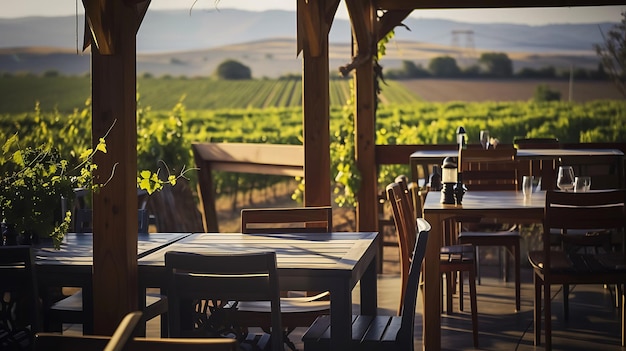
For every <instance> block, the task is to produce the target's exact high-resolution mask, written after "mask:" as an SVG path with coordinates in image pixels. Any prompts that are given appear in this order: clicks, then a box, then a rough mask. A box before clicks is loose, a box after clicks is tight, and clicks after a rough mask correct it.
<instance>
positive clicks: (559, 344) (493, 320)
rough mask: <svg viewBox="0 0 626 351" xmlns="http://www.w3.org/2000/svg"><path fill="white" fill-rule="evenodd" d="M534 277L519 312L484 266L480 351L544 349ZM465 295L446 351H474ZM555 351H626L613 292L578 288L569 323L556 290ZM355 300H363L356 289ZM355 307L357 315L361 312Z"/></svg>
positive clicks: (382, 295) (446, 334) (387, 302)
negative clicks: (538, 340)
mask: <svg viewBox="0 0 626 351" xmlns="http://www.w3.org/2000/svg"><path fill="white" fill-rule="evenodd" d="M395 252H397V248H395V249H394V248H393V247H386V248H385V264H384V267H385V269H384V272H383V274H381V275H379V284H378V289H379V292H378V305H379V313H380V314H395V313H396V309H397V306H398V299H399V287H400V279H399V274H398V273H397V270H396V268H397V265H396V264H395V263H397V257H395ZM531 273H532V272H531V271H530V269H529V268H524V269H523V270H522V306H521V311H520V312H517V313H516V312H515V311H514V306H515V305H514V289H513V283H512V282H508V283H505V282H503V281H502V280H501V279H500V278H499V277H498V273H497V269H496V268H495V267H494V266H483V267H482V275H483V279H482V283H481V285H479V286H478V287H477V290H478V310H479V315H478V324H479V325H478V329H479V343H480V347H479V349H480V350H519V351H529V350H543V345H542V346H539V347H535V346H533V340H534V336H533V333H534V331H533V286H532V274H531ZM467 290H468V289H465V291H466V296H465V299H466V300H465V306H466V310H465V311H464V312H458V304H456V302H458V299H457V298H456V297H455V309H454V311H455V312H454V313H453V314H449V315H448V314H446V313H445V312H444V314H442V348H443V349H444V350H450V351H452V350H455V351H459V350H474V348H473V346H472V336H471V319H470V313H469V312H470V311H469V298H468V296H467ZM553 296H554V299H553V302H552V306H553V307H552V308H553V317H552V319H553V329H554V331H553V336H552V342H553V350H574V351H577V350H581V351H582V350H594V351H603V350H625V348H622V347H621V346H620V341H621V334H620V311H619V309H617V308H615V307H613V305H612V303H613V297H612V295H611V293H610V290H608V289H605V288H604V287H603V286H601V285H578V286H573V287H572V292H571V295H570V318H569V321H564V320H563V314H562V311H563V310H562V294H561V293H560V289H559V287H558V286H555V287H554V288H553ZM353 301H359V299H358V289H355V292H354V297H353ZM358 307H359V306H358V305H354V308H353V310H354V312H355V313H357V312H358ZM421 310H422V305H421V296H420V297H419V298H418V306H417V310H416V319H415V346H416V350H421V349H422V344H421V335H422V319H421ZM304 331H305V328H298V329H296V330H295V331H294V332H293V333H292V334H291V335H290V339H291V340H292V341H293V342H294V343H295V344H296V346H297V348H298V350H303V349H304V347H303V344H302V341H301V339H300V338H301V336H302V334H303V333H304ZM66 332H67V333H80V326H79V325H78V326H76V325H74V326H69V325H68V326H67V330H66ZM147 333H148V336H154V337H158V336H159V335H160V328H159V320H158V319H155V320H153V321H150V322H149V323H148V331H147Z"/></svg>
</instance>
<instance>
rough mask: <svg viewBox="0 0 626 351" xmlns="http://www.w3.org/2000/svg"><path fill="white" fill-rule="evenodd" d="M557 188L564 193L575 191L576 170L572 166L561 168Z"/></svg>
mask: <svg viewBox="0 0 626 351" xmlns="http://www.w3.org/2000/svg"><path fill="white" fill-rule="evenodd" d="M556 186H557V187H558V188H559V189H561V190H562V191H572V190H573V189H574V169H573V168H572V166H559V173H558V175H557V178H556Z"/></svg>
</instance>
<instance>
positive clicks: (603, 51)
mask: <svg viewBox="0 0 626 351" xmlns="http://www.w3.org/2000/svg"><path fill="white" fill-rule="evenodd" d="M603 37H604V44H603V45H602V44H596V45H594V48H595V49H596V53H597V54H598V56H600V58H601V61H602V64H603V65H604V68H605V69H606V70H607V72H606V73H608V75H609V77H611V79H612V80H613V82H614V83H615V85H616V86H617V88H618V89H619V91H620V92H621V93H622V95H624V97H626V12H622V21H621V22H620V23H618V24H617V25H615V26H614V27H613V29H612V30H610V31H609V32H608V33H607V34H606V36H605V35H604V34H603Z"/></svg>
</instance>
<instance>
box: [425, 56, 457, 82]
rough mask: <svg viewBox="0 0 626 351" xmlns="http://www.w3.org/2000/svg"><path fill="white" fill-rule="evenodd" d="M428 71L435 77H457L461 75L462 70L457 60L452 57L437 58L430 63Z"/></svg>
mask: <svg viewBox="0 0 626 351" xmlns="http://www.w3.org/2000/svg"><path fill="white" fill-rule="evenodd" d="M428 69H429V70H430V72H431V73H432V74H433V76H435V77H444V78H450V77H457V76H459V74H460V73H461V69H460V68H459V66H458V65H457V63H456V60H455V59H454V58H452V57H450V56H439V57H435V58H433V59H432V60H430V62H429V63H428Z"/></svg>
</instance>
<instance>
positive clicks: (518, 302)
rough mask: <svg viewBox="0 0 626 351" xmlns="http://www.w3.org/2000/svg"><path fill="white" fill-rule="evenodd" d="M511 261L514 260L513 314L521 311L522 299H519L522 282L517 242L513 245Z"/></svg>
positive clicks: (519, 250) (519, 252)
mask: <svg viewBox="0 0 626 351" xmlns="http://www.w3.org/2000/svg"><path fill="white" fill-rule="evenodd" d="M512 253H513V259H514V260H515V312H519V311H520V310H521V306H522V302H521V300H522V298H521V290H522V282H521V277H520V275H521V274H520V271H521V267H520V266H521V263H520V256H521V249H520V243H519V241H518V242H517V243H516V244H515V245H513V252H512Z"/></svg>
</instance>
